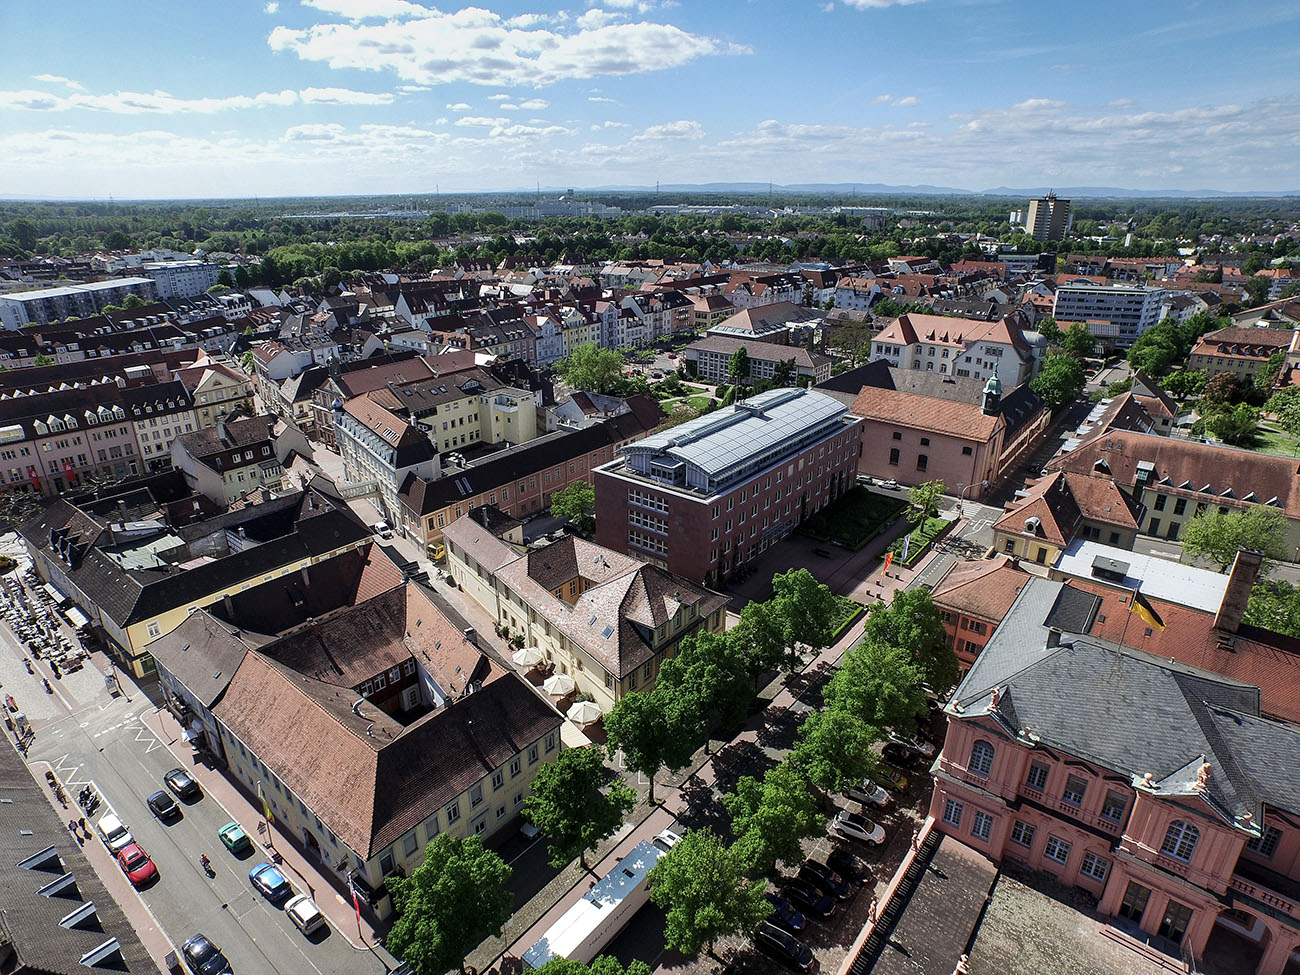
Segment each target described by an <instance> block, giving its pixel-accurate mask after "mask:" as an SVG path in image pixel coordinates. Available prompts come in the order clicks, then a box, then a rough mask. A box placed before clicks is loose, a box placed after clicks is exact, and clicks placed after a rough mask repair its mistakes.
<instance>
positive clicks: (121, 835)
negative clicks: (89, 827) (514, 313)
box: [95, 812, 134, 854]
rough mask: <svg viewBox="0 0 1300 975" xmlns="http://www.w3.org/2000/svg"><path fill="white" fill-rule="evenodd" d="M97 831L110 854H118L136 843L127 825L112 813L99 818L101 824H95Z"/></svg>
mask: <svg viewBox="0 0 1300 975" xmlns="http://www.w3.org/2000/svg"><path fill="white" fill-rule="evenodd" d="M95 830H96V831H97V832H98V833H99V838H100V839H101V840H103V841H104V845H105V846H106V847H108V850H109V852H110V853H114V854H116V853H118V852H119V851H120V850H122V849H125V848H126V847H128V846H130V845H131V844H132V843H133V842H134V840H133V839H132V838H131V833H130V832H129V831H128V830H127V828H126V825H125V824H124V823H123V822H122V820H120V819H118V818H117V816H116V815H114V814H113V813H111V812H109V813H104V815H102V816H100V817H99V822H98V823H96V824H95Z"/></svg>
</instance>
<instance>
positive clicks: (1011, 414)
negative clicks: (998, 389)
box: [998, 383, 1047, 442]
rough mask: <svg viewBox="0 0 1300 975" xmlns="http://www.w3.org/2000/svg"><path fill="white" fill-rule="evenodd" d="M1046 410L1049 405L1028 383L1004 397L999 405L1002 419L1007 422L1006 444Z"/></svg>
mask: <svg viewBox="0 0 1300 975" xmlns="http://www.w3.org/2000/svg"><path fill="white" fill-rule="evenodd" d="M1045 409H1047V404H1046V403H1044V402H1043V398H1042V397H1041V396H1039V395H1038V394H1037V393H1035V392H1034V391H1033V390H1032V389H1030V388H1029V384H1028V383H1024V384H1022V385H1020V386H1017V387H1016V388H1015V389H1013V390H1012V391H1011V392H1009V393H1007V394H1006V395H1005V396H1003V397H1002V401H1001V402H1000V403H999V404H998V412H999V413H1000V414H1002V419H1004V420H1006V421H1007V432H1006V436H1005V439H1004V442H1009V441H1011V440H1012V439H1014V438H1015V436H1016V434H1017V433H1018V432H1019V431H1020V430H1021V429H1022V428H1023V427H1024V425H1025V424H1026V423H1029V422H1030V421H1032V420H1033V419H1034V418H1035V417H1037V416H1039V415H1041V414H1042V412H1043V410H1045Z"/></svg>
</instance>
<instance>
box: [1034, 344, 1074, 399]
mask: <svg viewBox="0 0 1300 975" xmlns="http://www.w3.org/2000/svg"><path fill="white" fill-rule="evenodd" d="M1085 381H1086V377H1085V376H1084V374H1083V366H1082V365H1080V364H1079V360H1078V359H1076V358H1075V357H1074V356H1072V355H1059V354H1058V355H1049V356H1048V357H1047V358H1046V359H1044V360H1043V368H1042V370H1041V371H1040V372H1039V373H1038V375H1037V376H1035V377H1034V380H1033V382H1031V383H1030V384H1029V388H1030V389H1032V390H1033V391H1034V392H1035V393H1037V394H1038V395H1039V396H1041V397H1042V398H1043V401H1044V402H1046V403H1047V405H1048V406H1050V407H1051V408H1052V409H1053V410H1057V409H1060V408H1061V407H1062V406H1064V405H1065V404H1067V403H1069V402H1071V401H1073V400H1074V399H1075V398H1077V397H1078V395H1079V394H1080V393H1081V392H1083V386H1084V382H1085Z"/></svg>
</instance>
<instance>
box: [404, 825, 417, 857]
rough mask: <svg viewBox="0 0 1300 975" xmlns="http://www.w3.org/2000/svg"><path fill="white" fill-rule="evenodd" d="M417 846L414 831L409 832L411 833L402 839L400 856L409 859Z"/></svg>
mask: <svg viewBox="0 0 1300 975" xmlns="http://www.w3.org/2000/svg"><path fill="white" fill-rule="evenodd" d="M419 845H420V841H419V840H418V839H417V838H416V836H415V830H411V832H409V833H407V834H406V835H405V836H403V837H402V855H403V856H408V857H409V856H410V855H411V854H412V853H414V852H415V850H416V847H418V846H419Z"/></svg>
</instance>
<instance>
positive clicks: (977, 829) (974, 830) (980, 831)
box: [970, 810, 993, 840]
mask: <svg viewBox="0 0 1300 975" xmlns="http://www.w3.org/2000/svg"><path fill="white" fill-rule="evenodd" d="M992 828H993V817H992V816H990V815H989V814H988V813H986V812H981V811H979V810H976V811H975V822H974V823H972V824H971V828H970V835H971V836H974V837H975V838H976V839H980V840H987V839H988V838H989V831H990V830H991V829H992Z"/></svg>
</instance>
